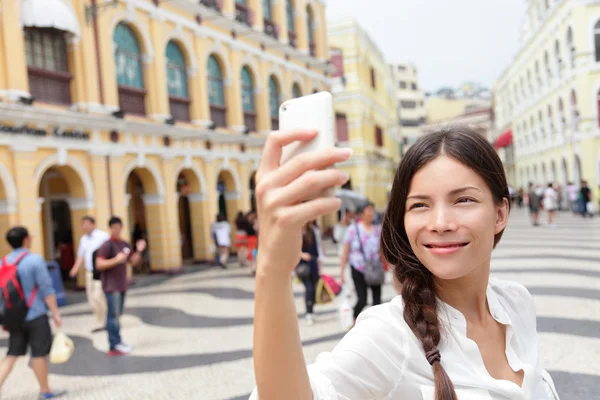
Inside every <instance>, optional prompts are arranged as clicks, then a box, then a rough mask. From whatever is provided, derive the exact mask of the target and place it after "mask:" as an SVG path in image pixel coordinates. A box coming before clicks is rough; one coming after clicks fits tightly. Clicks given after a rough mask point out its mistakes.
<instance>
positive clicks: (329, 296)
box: [317, 278, 335, 304]
mask: <svg viewBox="0 0 600 400" xmlns="http://www.w3.org/2000/svg"><path fill="white" fill-rule="evenodd" d="M334 299H335V293H333V290H331V288H330V287H329V286H327V284H325V281H324V280H323V278H321V279H319V282H318V283H317V304H327V303H331V302H332V301H333V300H334Z"/></svg>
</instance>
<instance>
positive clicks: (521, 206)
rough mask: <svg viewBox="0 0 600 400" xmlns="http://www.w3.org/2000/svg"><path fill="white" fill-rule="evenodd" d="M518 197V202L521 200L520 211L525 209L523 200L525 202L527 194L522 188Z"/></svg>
mask: <svg viewBox="0 0 600 400" xmlns="http://www.w3.org/2000/svg"><path fill="white" fill-rule="evenodd" d="M518 196H519V198H518V200H519V210H520V209H522V208H523V200H524V197H525V193H524V191H523V188H522V187H520V188H519V194H518Z"/></svg>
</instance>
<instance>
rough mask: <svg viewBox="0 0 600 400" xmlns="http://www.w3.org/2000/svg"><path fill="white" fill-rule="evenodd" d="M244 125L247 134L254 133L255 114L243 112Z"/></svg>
mask: <svg viewBox="0 0 600 400" xmlns="http://www.w3.org/2000/svg"><path fill="white" fill-rule="evenodd" d="M244 125H245V126H246V128H248V131H249V132H256V113H252V112H245V113H244Z"/></svg>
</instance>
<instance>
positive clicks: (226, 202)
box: [211, 169, 246, 240]
mask: <svg viewBox="0 0 600 400" xmlns="http://www.w3.org/2000/svg"><path fill="white" fill-rule="evenodd" d="M234 173H235V172H234V171H231V170H226V169H224V170H221V171H220V172H219V174H218V175H217V192H218V195H219V196H218V202H219V204H218V213H219V214H222V215H223V216H225V219H226V220H227V221H229V223H230V224H231V238H232V240H233V239H234V237H235V232H236V230H235V218H236V217H237V213H238V212H239V211H246V210H241V209H240V206H239V199H240V192H239V190H240V187H239V185H238V182H239V179H236V178H237V175H234ZM215 217H216V216H215V215H211V223H212V222H214V220H215Z"/></svg>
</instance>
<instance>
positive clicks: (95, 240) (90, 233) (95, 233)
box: [69, 215, 110, 332]
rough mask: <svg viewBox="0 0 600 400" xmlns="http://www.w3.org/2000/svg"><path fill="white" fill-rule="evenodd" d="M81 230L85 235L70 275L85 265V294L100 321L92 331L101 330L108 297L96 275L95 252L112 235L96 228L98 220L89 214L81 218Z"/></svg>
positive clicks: (104, 322)
mask: <svg viewBox="0 0 600 400" xmlns="http://www.w3.org/2000/svg"><path fill="white" fill-rule="evenodd" d="M81 230H82V231H83V235H81V238H80V239H79V247H78V248H77V259H76V260H75V264H74V265H73V268H71V272H70V273H69V275H71V277H72V278H75V277H76V276H77V274H78V273H79V269H80V268H81V266H82V265H83V266H84V268H85V294H86V297H87V301H88V304H89V305H90V308H91V309H92V312H93V313H94V315H95V317H96V322H97V323H98V326H97V327H95V328H94V329H93V330H92V332H100V331H103V330H104V329H106V297H105V296H104V291H103V290H102V282H101V281H100V274H99V273H97V274H96V276H94V260H93V254H94V252H95V251H96V250H98V249H99V248H100V246H102V245H103V244H104V243H105V242H106V241H107V240H109V239H110V236H109V235H108V233H106V232H104V231H102V230H100V229H98V228H96V220H95V219H94V218H93V217H91V216H89V215H86V216H84V217H83V218H81Z"/></svg>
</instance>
